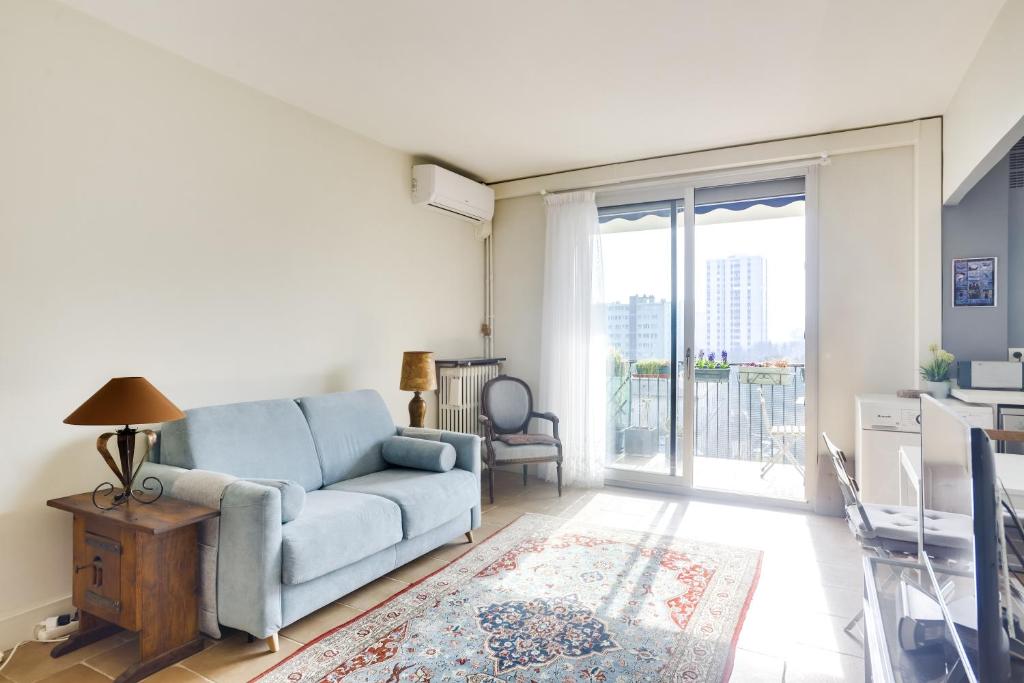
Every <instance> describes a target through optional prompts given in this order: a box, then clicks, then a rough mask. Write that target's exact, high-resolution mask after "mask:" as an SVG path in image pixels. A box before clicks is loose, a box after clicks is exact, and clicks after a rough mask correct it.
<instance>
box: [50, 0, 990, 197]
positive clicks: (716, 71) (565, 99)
mask: <svg viewBox="0 0 1024 683" xmlns="http://www.w3.org/2000/svg"><path fill="white" fill-rule="evenodd" d="M65 2H66V3H67V4H69V5H71V6H73V7H76V8H78V9H80V10H83V11H85V12H87V13H89V14H92V15H94V16H96V17H98V18H100V19H102V20H104V21H106V22H107V23H109V24H112V25H113V26H115V27H117V28H120V29H122V30H124V31H126V32H128V33H130V34H133V35H135V36H137V37H139V38H141V39H143V40H145V41H148V42H150V43H153V44H156V45H158V46H160V47H163V48H165V49H167V50H169V51H171V52H174V53H177V54H179V55H181V56H183V57H185V58H186V59H188V60H190V61H193V62H196V63H198V64H202V65H204V66H206V67H208V68H210V69H212V70H214V71H217V72H219V73H221V74H224V75H226V76H229V77H231V78H234V79H237V80H238V81H241V82H243V83H245V84H247V85H249V86H252V87H253V88H256V89H258V90H261V91H263V92H265V93H268V94H270V95H273V96H275V97H277V98H280V99H281V100H284V101H286V102H289V103H291V104H293V105H295V106H298V107H301V108H302V109H305V110H308V111H310V112H313V113H314V114H317V115H319V116H321V117H324V118H326V119H328V120H330V121H333V122H336V123H337V124H339V125H341V126H344V127H345V128H348V129H351V130H353V131H356V132H358V133H361V134H363V135H365V136H367V137H369V138H372V139H374V140H377V141H379V142H382V143H384V144H386V145H389V146H391V147H394V148H397V149H400V150H403V151H406V152H409V153H411V154H415V155H420V156H424V157H427V158H431V159H434V160H438V161H440V162H442V163H445V164H447V165H449V166H450V167H452V168H455V169H457V170H461V171H463V172H466V173H468V174H470V175H473V176H475V177H477V178H478V179H482V180H485V181H496V180H505V179H510V178H518V177H523V176H529V175H536V174H541V173H547V172H552V171H561V170H566V169H572V168H579V167H584V166H592V165H597V164H604V163H610V162H616V161H626V160H630V159H640V158H645V157H651V156H658V155H664V154H673V153H679V152H687V151H692V150H697V149H708V148H712V147H721V146H726V145H733V144H739V143H747V142H754V141H758V140H769V139H775V138H780V137H789V136H794V135H801V134H808V133H816V132H824V131H829V130H839V129H844V128H852V127H858V126H865V125H872V124H878V123H887V122H894V121H901V120H907V119H912V118H917V117H921V116H929V115H935V114H941V113H942V112H943V111H944V110H945V108H946V105H947V104H948V103H949V101H950V98H951V97H952V95H953V92H954V91H955V89H956V87H957V85H958V84H959V82H960V79H961V78H962V76H963V74H964V73H965V71H966V70H967V67H968V65H969V64H970V62H971V60H972V58H973V56H974V54H975V52H976V51H977V49H978V46H979V45H980V44H981V42H982V40H983V38H984V36H985V33H986V32H987V31H988V28H989V26H990V25H991V23H992V21H993V19H994V18H995V16H996V14H997V13H998V11H999V8H1000V7H1001V5H1002V0H951V1H949V2H942V3H935V2H934V0H900V1H899V2H893V1H892V0H858V1H857V2H850V1H849V0H784V1H783V2H765V0H727V1H716V2H708V1H707V0H642V1H638V2H632V3H629V2H623V1H622V0H591V1H589V2H583V1H582V0H574V1H569V0H556V1H554V2H552V1H551V0H544V1H541V0H516V1H515V2H499V1H497V0H441V1H440V2H407V1H404V2H403V1H399V0H374V1H370V0H360V1H356V0H350V1H343V0H290V1H288V2H281V0H146V1H145V2H140V1H139V0H65Z"/></svg>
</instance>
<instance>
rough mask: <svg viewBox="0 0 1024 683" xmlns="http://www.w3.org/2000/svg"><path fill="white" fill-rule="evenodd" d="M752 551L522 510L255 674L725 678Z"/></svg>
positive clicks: (307, 678)
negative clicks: (451, 557)
mask: <svg viewBox="0 0 1024 683" xmlns="http://www.w3.org/2000/svg"><path fill="white" fill-rule="evenodd" d="M760 567H761V552H760V551H757V550H750V549H746V548H735V547H731V546H725V545H717V544H711V543H697V542H694V541H688V540H686V539H679V538H672V537H669V536H658V535H654V534H648V533H641V532H635V531H621V530H614V529H608V528H601V527H592V526H586V525H583V524H579V523H576V522H573V521H568V520H564V519H558V518H554V517H547V516H544V515H534V514H527V515H524V516H523V517H520V518H519V519H518V520H516V521H515V522H513V523H512V524H510V525H509V526H508V527H506V528H505V529H503V530H501V531H499V532H498V533H496V534H494V535H493V536H491V537H490V538H488V539H487V540H485V541H482V542H480V543H479V544H478V545H477V546H475V547H473V549H472V550H470V551H469V552H467V553H466V554H465V555H463V556H462V557H460V558H459V559H457V560H455V561H454V562H452V563H451V564H449V565H447V566H445V567H444V568H442V569H440V570H438V571H437V572H436V573H434V574H431V575H430V576H427V577H426V578H424V579H422V580H421V581H419V582H418V583H415V584H413V585H411V586H409V587H408V588H406V589H405V590H404V591H403V592H401V593H398V594H397V595H394V596H392V597H391V598H389V599H388V600H387V601H385V602H383V603H381V604H380V605H378V606H377V607H375V608H373V609H371V610H369V611H367V612H365V613H364V614H362V615H360V616H359V617H356V618H355V619H353V620H352V621H350V622H348V623H347V624H343V625H341V626H338V627H337V628H335V629H333V630H331V631H328V632H327V633H325V634H323V635H321V636H319V637H318V638H317V639H316V640H314V641H313V642H311V643H309V644H308V645H306V646H305V647H303V648H302V649H301V650H299V651H297V652H296V653H295V654H293V655H291V656H290V657H289V658H288V659H286V660H284V661H283V662H281V663H280V664H278V665H277V666H275V667H274V668H272V669H270V670H269V671H267V672H266V673H264V674H262V675H260V676H258V677H257V678H255V679H253V681H259V682H260V683H294V682H295V681H302V682H303V683H340V682H341V681H344V682H345V683H385V682H387V683H401V682H404V681H416V682H418V683H428V682H431V681H433V682H434V683H438V682H439V681H464V682H465V683H499V682H500V683H528V682H530V681H557V682H559V683H569V682H574V683H580V682H585V683H595V682H602V681H607V682H608V683H634V682H637V681H687V682H692V681H727V680H728V679H729V675H730V672H731V668H732V659H733V655H734V653H735V649H736V639H737V638H738V637H739V633H740V628H741V627H742V625H743V618H744V616H745V613H746V610H747V606H748V605H749V603H750V599H751V597H753V594H754V588H755V587H756V585H757V579H758V573H759V572H760Z"/></svg>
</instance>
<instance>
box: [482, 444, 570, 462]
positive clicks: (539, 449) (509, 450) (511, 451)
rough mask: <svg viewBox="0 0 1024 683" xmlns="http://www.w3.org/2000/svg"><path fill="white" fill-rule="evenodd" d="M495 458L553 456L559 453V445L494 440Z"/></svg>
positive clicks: (499, 459) (514, 458)
mask: <svg viewBox="0 0 1024 683" xmlns="http://www.w3.org/2000/svg"><path fill="white" fill-rule="evenodd" d="M491 445H492V446H493V447H494V459H495V460H497V461H498V462H501V461H503V460H519V459H523V458H553V457H555V456H556V455H558V446H555V445H553V444H530V445H529V446H509V445H508V444H507V443H502V442H500V441H492V442H491Z"/></svg>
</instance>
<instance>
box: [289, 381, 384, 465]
mask: <svg viewBox="0 0 1024 683" xmlns="http://www.w3.org/2000/svg"><path fill="white" fill-rule="evenodd" d="M298 403H299V407H300V408H301V409H302V412H303V414H304V415H305V416H306V420H307V421H308V423H309V429H310V431H311V432H312V434H313V441H314V443H315V444H316V452H317V455H318V456H319V458H320V466H321V468H322V470H323V480H324V483H325V484H333V483H335V482H338V481H342V480H343V479H351V478H353V477H359V476H362V475H364V474H370V473H371V472H377V471H379V470H382V469H384V468H385V467H387V463H385V462H384V459H383V458H382V457H381V453H380V451H381V444H383V443H384V440H385V439H387V438H388V437H391V436H394V435H395V434H396V433H397V430H396V429H395V423H394V422H393V421H392V420H391V413H389V412H388V407H387V405H385V403H384V399H382V398H381V397H380V394H378V393H377V392H376V391H371V390H363V391H349V392H345V393H340V394H327V395H325V396H307V397H304V398H300V399H299V400H298Z"/></svg>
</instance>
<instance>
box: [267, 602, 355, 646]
mask: <svg viewBox="0 0 1024 683" xmlns="http://www.w3.org/2000/svg"><path fill="white" fill-rule="evenodd" d="M362 613H363V610H358V609H356V608H354V607H349V606H348V605H339V604H336V603H333V604H330V605H327V606H326V607H321V608H320V609H318V610H317V611H315V612H313V613H312V614H310V615H309V616H308V617H303V618H302V619H299V620H298V621H296V622H295V623H294V624H292V625H290V626H286V627H284V628H283V629H281V635H282V636H284V637H286V638H289V639H291V640H294V641H296V642H298V643H308V642H310V641H312V640H315V639H316V637H317V636H319V635H320V634H322V633H326V632H327V631H330V630H331V629H332V628H334V627H335V626H341V625H342V624H344V623H346V622H348V621H351V620H352V619H354V618H356V617H358V616H359V615H360V614H362Z"/></svg>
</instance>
